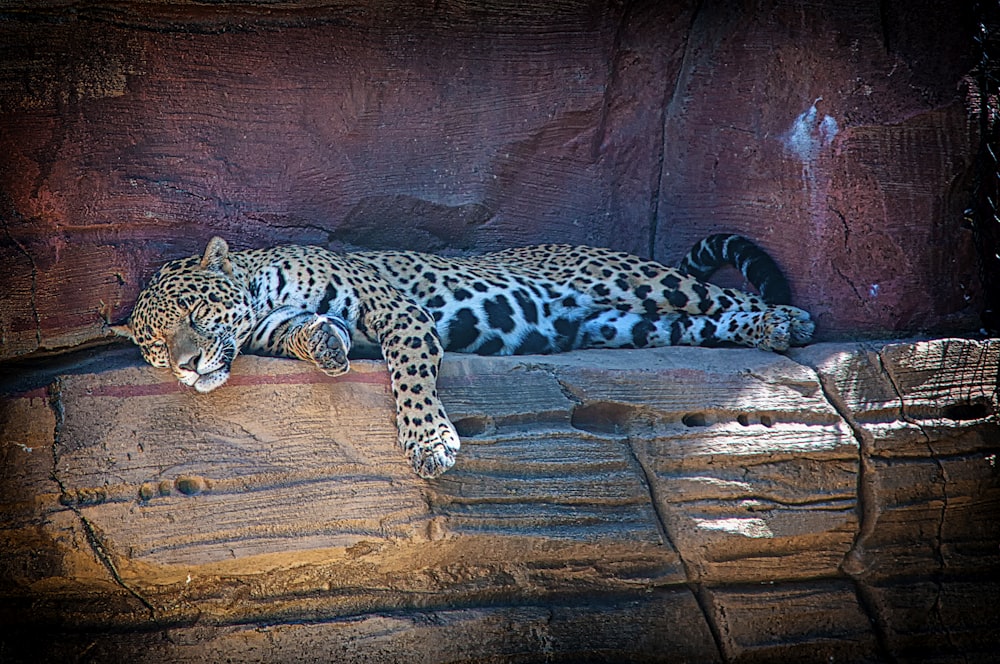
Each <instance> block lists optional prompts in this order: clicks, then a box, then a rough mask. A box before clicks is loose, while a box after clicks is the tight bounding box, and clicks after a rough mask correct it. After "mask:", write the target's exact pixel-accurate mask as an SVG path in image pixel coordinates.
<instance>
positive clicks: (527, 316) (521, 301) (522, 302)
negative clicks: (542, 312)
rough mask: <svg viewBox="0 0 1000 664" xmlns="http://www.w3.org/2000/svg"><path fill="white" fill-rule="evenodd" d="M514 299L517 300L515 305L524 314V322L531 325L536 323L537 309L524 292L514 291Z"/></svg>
mask: <svg viewBox="0 0 1000 664" xmlns="http://www.w3.org/2000/svg"><path fill="white" fill-rule="evenodd" d="M514 299H515V300H517V305H518V306H519V307H521V311H522V312H523V313H524V320H525V321H526V322H528V323H530V324H532V325H533V324H535V323H537V322H538V307H537V306H535V303H534V301H532V299H531V298H530V297H528V296H527V294H525V293H524V291H520V290H516V291H514Z"/></svg>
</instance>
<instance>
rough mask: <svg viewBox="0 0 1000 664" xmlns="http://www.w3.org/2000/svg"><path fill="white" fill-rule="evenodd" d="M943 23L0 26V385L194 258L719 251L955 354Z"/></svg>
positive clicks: (246, 10) (964, 30)
mask: <svg viewBox="0 0 1000 664" xmlns="http://www.w3.org/2000/svg"><path fill="white" fill-rule="evenodd" d="M952 4H954V3H952ZM952 4H949V3H940V2H931V1H930V0H925V1H921V2H898V1H888V2H875V1H874V0H868V1H863V2H852V3H843V2H823V3H818V4H817V3H803V2H799V1H798V0H781V1H780V2H757V1H755V2H748V3H735V4H734V3H731V2H726V1H724V0H712V1H710V2H698V3H695V2H684V1H674V2H647V1H633V0H630V1H628V2H623V3H611V2H609V3H602V2H597V3H594V2H580V1H576V0H562V1H559V2H546V3H544V4H539V3H530V2H493V1H487V2H477V3H473V4H468V3H463V2H436V3H431V4H426V3H425V4H416V3H409V2H370V1H366V0H359V1H356V2H325V1H324V2H320V1H318V0H303V1H301V2H296V3H281V4H277V5H276V4H274V3H271V2H257V1H255V0H248V1H247V2H241V3H238V4H236V3H167V2H142V3H139V2H102V1H97V2H89V3H85V4H83V5H72V8H70V7H69V6H67V5H66V3H64V2H60V1H57V0H51V1H50V0H45V1H44V2H36V1H34V0H32V1H31V2H27V1H25V2H21V1H15V2H7V3H5V8H6V9H5V13H3V14H2V15H0V63H2V64H0V155H2V157H0V159H2V161H0V222H2V224H3V231H2V233H0V283H2V284H3V288H0V357H11V356H16V355H21V354H25V353H29V352H32V351H36V350H39V349H41V350H46V349H57V348H66V347H71V346H73V345H75V344H78V343H81V342H85V341H88V340H93V339H95V338H98V337H100V336H101V335H102V334H103V327H102V325H103V320H104V319H105V318H110V319H113V320H115V321H118V320H120V319H122V318H123V317H124V316H125V315H126V314H127V312H128V311H129V309H130V307H131V305H132V303H133V302H134V299H135V297H136V294H137V293H138V290H139V288H140V287H141V285H142V283H143V282H144V280H146V279H148V277H149V276H150V275H151V273H152V272H153V270H154V269H155V268H156V267H157V266H158V265H159V264H161V263H162V262H163V261H165V260H167V259H170V258H175V257H178V256H183V255H190V254H193V253H195V252H196V251H198V250H200V249H201V248H202V247H203V246H204V242H205V241H206V240H207V239H208V238H209V237H210V236H211V235H213V234H221V235H224V236H225V237H226V238H227V239H228V240H229V241H230V244H232V245H233V246H234V247H236V248H245V247H250V246H263V245H268V244H274V243H277V242H299V243H316V244H322V245H326V246H329V247H332V248H342V247H357V246H364V247H393V248H396V247H405V248H416V249H425V250H434V251H450V252H468V251H474V250H482V249H492V248H500V247H507V246H512V245H519V244H526V243H532V242H540V241H557V242H573V243H590V244H598V245H607V246H612V247H614V248H617V249H624V250H628V251H632V252H637V253H640V254H643V255H646V256H652V257H655V258H657V259H660V260H663V261H665V262H667V263H671V264H673V263H675V262H676V261H677V260H678V259H679V257H680V256H681V255H682V254H683V252H684V251H686V249H687V248H688V247H690V246H691V244H692V243H693V241H694V240H696V239H699V238H701V237H702V236H704V235H706V234H708V233H710V232H714V231H720V230H725V231H738V232H742V233H744V234H745V235H747V236H749V237H751V238H753V239H755V240H757V241H759V242H760V243H761V244H762V245H763V246H764V247H766V248H767V249H768V250H770V251H771V252H772V253H773V254H774V255H775V257H776V258H777V260H778V263H779V264H780V265H782V267H783V268H784V269H785V271H786V272H787V274H788V275H789V277H790V279H791V282H792V285H793V292H794V296H795V300H796V302H797V303H799V304H801V305H803V306H804V307H806V308H808V309H810V310H811V311H812V312H813V313H814V314H815V316H816V317H817V319H818V321H819V324H820V326H819V335H820V338H825V339H843V338H850V337H854V336H867V337H870V336H873V335H892V334H896V335H898V334H903V333H913V332H920V331H929V332H934V333H937V334H942V333H951V332H952V331H962V332H967V331H968V330H970V329H976V328H977V327H978V322H977V319H976V310H977V306H978V304H979V302H980V301H981V300H980V295H979V293H978V290H977V289H978V280H977V277H976V272H975V263H974V260H973V252H972V249H971V246H972V245H971V237H970V233H969V232H968V231H966V230H963V229H962V228H961V227H960V218H961V211H962V210H963V209H964V208H965V207H966V205H967V202H968V201H967V192H966V189H967V184H968V182H969V181H970V178H971V173H970V171H969V167H970V163H971V155H972V153H973V152H974V147H973V146H974V142H973V141H974V137H973V136H971V135H970V131H971V130H970V128H969V127H970V124H969V123H968V122H967V119H966V114H965V109H964V107H963V98H962V94H963V88H962V85H961V81H962V77H963V75H964V74H965V72H966V71H967V70H968V69H969V68H970V66H971V62H969V60H968V55H969V53H968V46H969V44H971V35H972V21H971V17H970V16H969V15H968V14H966V13H965V12H967V11H968V9H967V3H959V4H958V6H952ZM819 97H822V101H818V102H817V101H816V100H817V98H819Z"/></svg>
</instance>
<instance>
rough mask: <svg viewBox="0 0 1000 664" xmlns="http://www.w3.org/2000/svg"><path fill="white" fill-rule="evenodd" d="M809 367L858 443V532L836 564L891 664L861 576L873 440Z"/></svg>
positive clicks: (873, 488) (868, 528)
mask: <svg viewBox="0 0 1000 664" xmlns="http://www.w3.org/2000/svg"><path fill="white" fill-rule="evenodd" d="M811 368H812V370H813V371H815V372H816V376H817V378H818V379H819V385H820V389H821V390H822V391H823V397H824V399H825V400H826V402H827V403H828V404H830V407H831V408H833V410H834V411H835V412H836V413H837V414H838V415H840V417H841V418H842V419H843V420H844V422H845V423H846V424H847V426H848V428H850V430H851V433H852V434H853V435H854V439H855V440H857V441H858V483H857V501H858V532H857V534H856V535H855V536H854V542H853V543H852V544H851V548H850V550H849V551H848V552H847V553H846V554H845V555H844V559H843V561H841V563H840V570H841V571H842V572H843V573H844V574H846V575H847V576H848V577H849V578H850V579H851V581H852V582H853V584H854V591H855V596H856V597H857V599H858V606H860V607H861V610H862V611H864V613H865V616H866V617H867V618H868V623H869V624H870V625H871V627H872V632H873V633H874V635H875V641H876V644H877V645H878V649H879V654H880V656H881V657H882V658H883V659H885V660H886V661H888V662H894V661H896V658H895V657H894V655H893V653H892V649H891V647H890V645H889V637H888V634H889V624H890V622H889V620H888V619H887V618H886V616H885V612H884V611H883V610H882V608H881V606H880V604H879V602H878V601H877V599H876V597H875V595H874V593H873V592H872V589H871V587H870V586H869V585H868V583H867V582H866V581H865V576H866V574H867V572H868V569H867V566H868V562H867V561H866V560H865V558H866V551H865V547H866V545H867V543H868V540H869V539H870V538H871V537H872V535H874V534H875V525H876V523H877V521H878V508H877V506H878V502H879V487H878V480H877V476H876V471H875V467H874V465H873V464H872V456H873V454H874V448H875V437H874V436H873V435H872V433H871V432H870V431H869V430H868V429H866V428H865V427H864V426H863V425H862V424H861V423H860V422H858V421H857V419H856V418H855V417H854V413H852V412H851V409H850V408H849V407H848V406H847V404H846V403H844V400H843V398H842V397H841V395H840V392H839V390H838V389H837V386H836V384H835V383H834V382H833V380H832V379H831V378H830V377H829V376H827V375H825V374H824V373H823V372H822V371H820V370H819V369H818V368H816V367H811Z"/></svg>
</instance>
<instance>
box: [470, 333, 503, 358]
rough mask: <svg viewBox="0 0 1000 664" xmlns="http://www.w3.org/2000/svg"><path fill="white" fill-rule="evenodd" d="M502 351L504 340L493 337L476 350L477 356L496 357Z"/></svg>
mask: <svg viewBox="0 0 1000 664" xmlns="http://www.w3.org/2000/svg"><path fill="white" fill-rule="evenodd" d="M501 350H503V339H501V338H500V337H493V338H492V339H490V340H489V341H487V342H485V343H484V344H483V345H482V346H480V347H479V348H477V349H476V354H477V355H496V354H497V353H499V352H500V351H501Z"/></svg>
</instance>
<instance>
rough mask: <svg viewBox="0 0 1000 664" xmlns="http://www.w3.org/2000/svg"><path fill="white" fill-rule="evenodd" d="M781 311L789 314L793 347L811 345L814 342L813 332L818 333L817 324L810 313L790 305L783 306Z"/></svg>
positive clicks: (789, 327)
mask: <svg viewBox="0 0 1000 664" xmlns="http://www.w3.org/2000/svg"><path fill="white" fill-rule="evenodd" d="M779 309H780V310H781V311H784V312H785V313H786V314H788V318H789V325H788V330H789V336H790V343H791V345H792V346H805V345H806V344H807V343H809V342H810V341H811V340H812V336H813V332H815V331H816V323H814V322H813V320H812V318H811V317H810V316H809V312H808V311H804V310H802V309H799V308H798V307H792V306H789V305H782V306H781V307H779Z"/></svg>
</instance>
